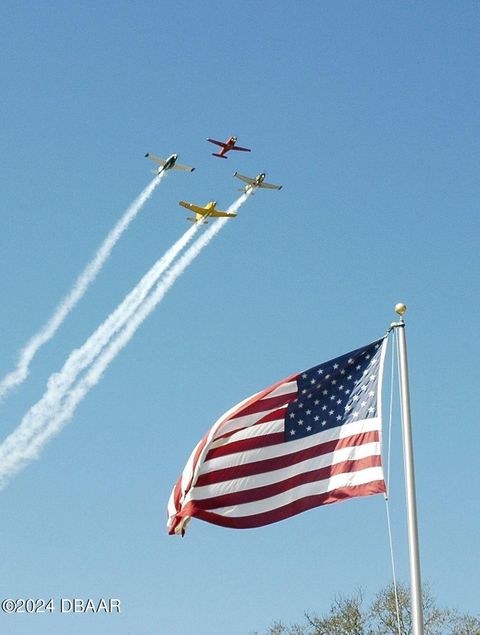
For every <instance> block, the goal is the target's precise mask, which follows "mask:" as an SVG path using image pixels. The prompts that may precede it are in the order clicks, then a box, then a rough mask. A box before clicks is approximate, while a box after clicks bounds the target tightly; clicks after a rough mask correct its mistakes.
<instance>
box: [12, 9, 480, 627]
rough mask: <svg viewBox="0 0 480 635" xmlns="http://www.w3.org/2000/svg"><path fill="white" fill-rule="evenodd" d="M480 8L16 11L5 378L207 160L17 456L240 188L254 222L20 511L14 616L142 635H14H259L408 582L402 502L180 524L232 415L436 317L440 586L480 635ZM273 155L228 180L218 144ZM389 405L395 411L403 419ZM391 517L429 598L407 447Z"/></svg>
mask: <svg viewBox="0 0 480 635" xmlns="http://www.w3.org/2000/svg"><path fill="white" fill-rule="evenodd" d="M479 25H480V19H479V5H478V3H477V2H467V1H465V2H452V3H450V2H440V3H439V2H422V3H416V2H409V1H406V2H401V3H393V2H373V1H372V2H362V3H360V2H348V1H346V2H305V1H299V2H295V3H281V2H280V3H279V2H273V1H270V0H266V1H264V2H252V1H248V0H247V1H246V2H219V1H211V2H187V1H184V0H180V1H177V2H173V3H171V2H145V1H143V0H140V1H138V2H135V3H133V2H124V1H122V2H118V3H115V6H113V5H112V4H111V3H98V2H85V1H80V2H76V3H65V2H56V1H51V2H46V3H39V2H31V1H22V2H13V1H10V0H6V1H4V2H3V3H1V5H0V31H1V37H0V85H1V86H2V105H1V113H2V117H1V118H2V126H1V136H0V144H1V154H0V156H1V171H0V183H1V186H0V205H1V207H0V209H1V232H0V255H1V267H0V288H1V293H2V301H1V307H2V310H1V311H0V333H1V339H0V376H1V377H3V376H4V375H5V374H6V373H8V372H9V371H10V370H12V368H13V367H14V364H15V362H16V359H17V355H18V352H19V350H20V349H21V348H22V346H23V345H24V344H25V343H26V342H27V340H28V339H29V338H30V337H31V336H32V335H33V334H34V333H35V332H36V331H37V330H38V329H39V328H40V327H41V326H42V325H43V324H44V323H45V322H46V320H47V319H48V318H49V316H50V315H51V314H52V312H53V310H54V308H55V307H56V306H57V304H58V303H59V301H60V300H61V299H62V297H63V296H64V295H65V294H66V293H67V292H68V290H69V289H70V288H71V285H72V283H73V282H74V280H75V279H76V277H77V275H78V274H79V273H80V272H81V271H82V269H83V267H84V266H85V264H86V263H87V262H88V260H89V259H90V258H91V256H92V255H93V254H94V252H95V250H96V249H97V248H98V247H99V245H100V243H101V242H102V240H103V239H104V238H105V236H106V235H107V233H108V232H109V231H110V229H111V228H112V227H113V225H114V224H115V223H116V222H117V221H118V219H119V218H120V216H121V215H122V213H123V212H124V210H125V209H126V208H127V207H128V206H129V205H130V203H131V202H132V201H133V200H134V199H135V197H136V196H137V195H138V194H139V193H140V192H141V191H142V190H143V189H144V187H145V186H146V185H147V184H148V183H149V180H150V178H151V175H150V172H149V170H150V168H151V167H152V166H151V165H150V164H149V162H148V161H147V160H146V159H144V158H143V155H144V154H145V152H152V153H155V154H158V155H160V156H168V155H169V154H171V153H173V152H178V153H179V154H180V160H181V162H182V163H187V164H189V165H193V166H195V167H196V168H197V169H196V171H195V172H194V173H193V174H187V173H181V172H178V173H174V174H169V175H168V177H167V178H166V179H165V180H164V181H163V182H162V183H161V184H160V185H159V186H158V188H157V190H156V191H155V192H154V194H153V196H152V198H151V199H150V200H149V201H148V203H147V204H146V205H145V207H144V208H143V209H142V211H141V212H140V214H139V216H138V217H137V218H136V219H135V221H134V222H133V223H132V225H131V226H130V228H129V229H128V231H127V232H126V233H125V234H124V236H123V237H122V238H121V240H120V241H119V242H118V244H117V245H116V247H115V249H114V250H113V252H112V255H111V258H110V259H109V260H108V262H107V263H106V265H105V267H104V268H103V269H102V271H101V272H100V274H99V276H98V278H97V279H96V281H95V283H94V284H93V285H92V286H91V287H90V288H89V290H88V291H87V293H86V295H85V297H84V298H83V299H82V301H81V302H80V303H79V304H78V306H77V308H76V309H75V310H74V311H73V312H72V313H71V315H70V316H69V317H68V318H67V319H66V320H65V322H64V324H63V325H62V326H61V328H60V329H59V331H58V333H57V335H56V336H55V338H54V339H53V340H52V341H51V342H49V343H48V344H47V345H46V346H45V347H44V348H42V349H41V350H40V351H39V353H38V355H37V356H36V357H35V359H34V361H33V363H32V367H31V374H30V376H29V378H28V379H27V381H25V383H24V384H23V385H22V386H20V387H19V388H18V389H17V390H16V391H15V392H13V393H11V394H10V396H9V397H8V398H7V399H6V400H5V401H4V402H3V403H2V404H0V422H1V423H0V425H1V432H2V440H3V439H4V438H5V437H6V436H7V434H8V433H10V432H11V431H12V430H14V429H15V428H16V426H17V425H18V424H19V423H20V421H21V420H22V417H23V415H24V414H25V412H27V410H28V409H29V408H30V407H31V406H32V405H33V404H35V403H36V402H37V401H38V400H39V399H40V397H41V396H42V394H43V393H44V391H45V389H46V384H47V380H48V378H49V376H50V375H51V373H53V372H55V371H58V370H59V369H60V368H61V366H62V365H63V363H64V361H65V359H66V358H67V356H68V354H69V353H70V352H71V350H72V349H74V348H76V347H79V346H80V345H81V344H82V343H83V342H84V341H85V339H86V338H87V337H88V336H89V335H90V334H91V333H92V332H93V330H94V329H95V328H96V327H97V326H98V325H99V324H100V323H101V322H102V321H103V320H104V319H105V318H106V317H107V315H108V314H109V313H110V312H111V311H112V310H113V309H114V308H115V307H116V306H117V305H118V303H119V302H120V301H121V300H122V299H123V297H124V296H125V294H126V293H127V292H128V291H129V290H130V289H131V288H132V287H133V286H134V285H135V284H136V283H137V282H138V280H139V279H140V278H141V276H142V275H143V274H144V273H145V272H146V271H147V270H148V269H149V268H150V267H151V266H152V264H153V263H154V262H155V261H156V260H157V258H159V257H160V256H161V255H162V254H163V253H164V252H165V250H166V249H167V248H168V247H169V246H170V245H171V244H172V243H173V242H174V241H175V240H177V238H179V236H180V235H181V234H182V233H183V232H184V231H185V229H186V228H187V223H186V222H185V216H186V215H187V214H186V210H183V209H182V208H180V207H178V204H177V203H178V201H179V200H180V199H186V200H191V201H194V202H197V203H206V202H207V201H208V200H210V199H212V198H215V199H216V200H217V201H218V205H219V207H220V208H221V209H222V208H223V209H225V208H226V207H227V206H228V205H230V204H231V203H232V202H233V201H234V200H235V198H236V197H237V195H238V192H237V191H236V188H238V186H239V183H238V182H236V180H235V179H233V178H232V174H233V172H234V171H235V170H238V171H239V172H242V173H245V174H249V175H255V174H257V173H258V172H260V171H263V170H265V171H266V172H267V173H268V177H269V179H270V180H271V181H273V182H274V183H281V184H283V186H284V187H283V189H282V191H280V192H268V191H261V192H258V193H257V194H255V196H254V197H252V198H250V200H248V201H247V203H246V204H245V205H244V206H243V207H242V208H241V209H240V210H239V216H238V218H236V219H234V220H232V221H230V222H229V223H228V224H227V225H226V226H225V228H224V229H223V230H222V232H221V233H220V234H219V235H218V236H217V237H216V238H215V239H214V241H213V242H212V243H211V244H210V245H209V246H208V247H207V248H206V249H205V251H204V252H202V253H201V254H200V256H199V257H198V259H197V260H196V261H195V262H194V263H193V264H192V265H191V266H190V267H189V268H188V270H187V271H186V272H185V274H184V275H183V276H182V277H181V278H180V279H179V280H178V282H177V283H176V284H175V285H174V287H173V288H172V289H171V290H170V292H169V293H168V295H167V296H166V297H165V300H164V301H163V302H162V303H161V304H160V305H159V306H158V308H157V309H156V311H155V312H154V313H153V314H152V315H151V316H150V317H149V318H148V319H147V320H146V321H145V322H144V323H143V325H142V326H141V327H140V328H139V330H138V331H137V333H136V335H135V337H134V338H133V340H132V341H131V342H130V343H129V345H128V346H127V347H126V348H125V349H124V350H123V351H122V352H121V353H120V354H119V355H118V357H117V358H116V359H115V360H114V361H113V363H112V364H111V366H110V367H109V368H108V370H107V372H106V373H105V376H104V377H103V379H102V380H101V381H100V382H99V383H98V385H97V386H95V387H94V388H93V389H92V391H91V392H90V393H89V394H88V395H87V396H86V398H85V399H84V400H83V401H82V403H81V404H80V406H79V408H78V410H77V411H76V413H75V415H74V417H73V419H72V421H71V422H70V423H69V424H68V425H67V426H66V427H65V429H64V430H63V431H62V432H61V433H60V434H59V435H58V436H57V437H56V438H54V439H53V440H52V441H51V442H50V443H49V444H47V445H46V447H45V448H44V450H43V452H42V453H41V455H40V457H39V459H38V460H36V461H33V462H32V463H30V464H29V465H27V466H26V467H25V469H24V470H23V471H21V472H19V473H18V474H17V475H16V476H15V477H14V478H13V479H12V480H11V482H10V483H9V485H8V486H7V487H6V488H5V489H4V490H2V491H0V499H1V501H0V506H1V522H0V545H1V547H0V549H1V557H0V595H1V597H2V599H3V598H45V599H49V598H53V599H54V600H55V601H56V602H57V603H58V602H59V600H60V598H71V597H80V598H89V597H91V598H101V597H105V598H119V599H120V600H121V602H122V614H121V615H96V616H92V615H88V616H85V615H61V614H59V612H58V611H57V612H56V613H55V614H53V615H5V614H3V613H0V631H1V632H5V633H7V632H8V633H12V634H14V635H27V634H28V635H31V634H32V633H35V634H37V633H38V634H40V635H44V634H46V633H48V634H49V635H60V634H61V635H63V634H64V633H67V632H68V633H69V635H77V634H78V635H80V634H81V635H83V634H86V633H95V634H97V633H101V634H102V635H127V634H131V635H153V634H158V633H160V634H164V633H165V634H167V633H168V635H176V634H177V633H178V634H180V633H196V635H207V634H208V635H212V634H213V635H216V634H218V635H223V634H225V633H228V634H229V635H248V634H249V633H250V632H252V631H254V630H258V631H259V632H263V631H264V630H265V629H266V628H267V626H268V625H269V624H270V623H271V622H272V620H274V619H282V620H285V621H287V622H292V621H295V620H301V619H302V615H303V612H304V610H313V611H318V612H321V611H323V610H326V609H327V608H328V607H329V604H330V601H331V600H332V598H333V596H334V595H335V593H338V592H344V593H347V594H348V593H353V592H355V590H356V589H357V588H358V587H360V586H361V587H363V588H364V590H365V593H366V596H367V598H370V597H372V596H373V594H374V593H375V592H376V591H377V590H379V589H380V587H382V586H383V585H385V584H387V583H388V582H389V580H390V578H391V572H390V564H389V553H388V543H387V533H386V523H385V510H384V501H383V498H382V497H381V496H376V497H370V498H365V499H356V500H351V501H347V502H345V503H342V504H338V505H331V506H327V507H324V508H317V509H314V510H312V511H309V512H306V513H304V514H302V515H299V516H296V517H294V518H291V519H289V520H286V521H284V522H282V523H278V524H275V525H271V526H268V527H264V528H261V529H257V530H246V531H234V530H229V529H222V528H220V527H216V526H213V525H209V524H207V523H203V522H201V521H195V520H194V521H192V523H191V524H190V526H189V531H188V533H187V536H186V537H185V538H184V539H183V540H182V539H180V538H177V537H171V536H168V535H167V532H166V528H165V516H166V510H165V508H166V503H167V500H168V497H169V494H170V491H171V488H172V487H173V485H174V483H175V481H176V479H177V477H178V475H179V473H180V472H181V470H182V469H183V466H184V463H185V461H186V459H187V457H188V455H189V454H190V452H191V450H192V449H193V447H194V445H195V444H196V443H197V441H198V440H199V439H200V438H201V437H202V436H203V434H204V433H205V432H206V431H207V429H208V428H209V427H210V426H211V425H212V424H213V422H214V421H215V420H216V419H217V418H218V416H220V415H221V414H222V413H223V412H224V411H225V410H227V409H228V408H229V407H231V406H232V405H234V404H235V403H237V402H238V401H240V400H241V399H243V398H244V397H246V396H248V395H250V394H252V393H254V392H256V391H257V390H260V389H262V388H264V387H266V386H268V385H270V384H272V383H273V382H275V381H276V380H278V379H281V378H283V377H285V376H287V375H289V374H291V373H294V372H297V371H300V370H302V369H304V368H309V367H310V366H313V365H315V364H318V363H320V362H322V361H325V360H327V359H330V358H332V357H335V356H337V355H340V354H343V353H345V352H347V351H349V350H352V349H354V348H357V347H359V346H362V345H364V344H366V343H368V342H370V341H373V340H374V339H376V338H378V337H380V336H381V335H382V334H383V333H384V332H385V330H386V328H387V327H388V326H389V324H390V322H391V321H392V320H393V319H394V318H395V314H394V313H393V306H394V305H395V303H396V302H398V301H400V300H401V301H404V302H406V303H407V305H408V307H409V310H408V313H407V315H406V321H407V338H408V346H409V363H410V371H411V376H410V379H411V399H412V420H413V425H414V442H415V456H416V471H417V496H418V513H419V524H420V547H421V558H422V573H423V578H424V580H425V581H428V582H429V583H430V585H431V588H432V590H433V592H434V594H435V595H436V596H437V598H438V600H439V603H440V604H442V605H448V606H453V607H456V608H458V609H459V610H461V611H470V612H473V613H478V612H479V611H480V606H479V603H478V571H479V570H480V559H479V551H478V536H479V518H480V509H479V503H478V491H479V489H480V479H479V475H478V444H479V433H478V416H477V412H478V405H479V404H478V394H479V393H478V385H477V384H478V370H477V367H478V357H479V351H478V335H477V333H478V329H477V323H476V321H477V318H478V309H479V306H478V305H479V302H478V298H479V288H478V229H479V221H478V201H479V194H480V192H479V180H478V167H479V165H478V147H479V138H478V131H479V116H478V112H479V98H478V95H479V71H478V57H479V48H480V47H479V41H480V38H479ZM230 134H236V135H238V137H239V143H240V144H241V145H246V146H248V147H251V148H252V152H251V154H248V155H247V154H240V153H238V154H237V155H231V156H230V157H229V159H228V161H222V160H220V159H216V158H213V157H212V156H211V154H210V153H211V152H212V151H213V146H210V145H209V144H208V143H207V142H206V138H207V137H211V136H213V137H215V138H220V139H222V138H226V137H227V136H229V135H230ZM385 397H386V395H385ZM393 439H394V446H393V450H392V457H393V458H392V475H391V479H392V480H391V493H392V496H391V505H392V514H393V531H394V540H395V550H396V555H397V566H398V572H399V577H400V579H401V580H403V581H405V582H408V557H407V548H406V525H405V510H404V490H403V468H402V453H401V437H400V432H399V418H398V415H397V416H396V417H395V422H394V433H393Z"/></svg>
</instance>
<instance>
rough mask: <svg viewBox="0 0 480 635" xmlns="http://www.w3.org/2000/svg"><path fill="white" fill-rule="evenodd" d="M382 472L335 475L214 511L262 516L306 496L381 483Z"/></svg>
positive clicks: (235, 515) (367, 470)
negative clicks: (250, 501) (375, 482)
mask: <svg viewBox="0 0 480 635" xmlns="http://www.w3.org/2000/svg"><path fill="white" fill-rule="evenodd" d="M382 480H383V470H382V468H381V467H368V468H365V469H364V470H359V471H358V472H346V473H345V474H335V475H334V476H332V477H330V478H328V479H325V480H323V481H316V482H314V483H306V484H304V485H300V486H299V487H295V488H293V489H291V490H289V491H287V492H282V493H281V494H278V495H276V496H271V497H270V498H266V499H264V500H261V501H255V502H253V503H241V504H239V505H233V506H231V507H219V508H217V509H215V510H212V511H214V512H215V513H216V514H220V515H221V516H227V517H230V518H244V517H245V516H253V515H255V514H264V513H267V512H270V511H273V510H275V509H277V508H278V507H285V506H287V505H289V504H291V503H293V502H294V501H297V500H300V499H302V498H306V497H307V496H317V495H319V494H325V493H327V492H331V491H333V490H336V489H339V488H343V487H354V486H357V485H364V484H365V483H370V482H371V481H382Z"/></svg>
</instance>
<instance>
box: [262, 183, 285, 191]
mask: <svg viewBox="0 0 480 635" xmlns="http://www.w3.org/2000/svg"><path fill="white" fill-rule="evenodd" d="M258 187H265V188H267V190H281V189H282V186H281V185H273V183H265V181H263V183H260V184H259V186H258Z"/></svg>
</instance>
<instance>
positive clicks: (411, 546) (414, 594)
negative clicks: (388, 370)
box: [392, 304, 424, 635]
mask: <svg viewBox="0 0 480 635" xmlns="http://www.w3.org/2000/svg"><path fill="white" fill-rule="evenodd" d="M406 310H407V307H406V306H405V304H397V305H396V306H395V312H396V313H398V315H399V316H400V321H399V322H396V323H393V324H392V328H394V329H395V333H396V336H397V344H398V359H399V365H400V378H399V379H400V403H401V413H402V435H403V461H404V466H405V493H406V501H407V526H408V550H409V558H410V593H411V602H412V634H413V635H423V632H424V631H423V608H422V582H421V575H420V555H419V546H418V523H417V503H416V495H415V469H414V464H413V442H412V425H411V421H410V392H409V387H408V364H407V343H406V338H405V322H404V320H403V315H404V314H405V311H406Z"/></svg>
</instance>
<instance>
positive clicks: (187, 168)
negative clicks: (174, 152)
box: [173, 163, 195, 172]
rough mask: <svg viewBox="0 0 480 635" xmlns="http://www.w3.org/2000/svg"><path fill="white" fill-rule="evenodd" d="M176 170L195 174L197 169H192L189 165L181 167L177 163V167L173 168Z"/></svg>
mask: <svg viewBox="0 0 480 635" xmlns="http://www.w3.org/2000/svg"><path fill="white" fill-rule="evenodd" d="M173 169H174V170H185V171H186V172H193V171H194V169H195V168H191V167H189V166H188V165H179V164H178V163H175V165H174V166H173Z"/></svg>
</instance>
